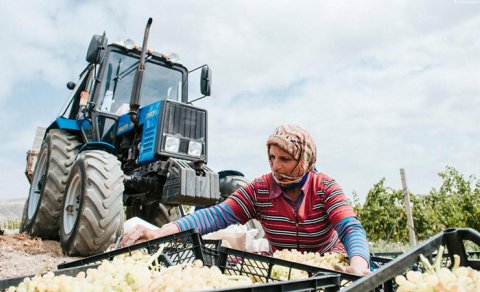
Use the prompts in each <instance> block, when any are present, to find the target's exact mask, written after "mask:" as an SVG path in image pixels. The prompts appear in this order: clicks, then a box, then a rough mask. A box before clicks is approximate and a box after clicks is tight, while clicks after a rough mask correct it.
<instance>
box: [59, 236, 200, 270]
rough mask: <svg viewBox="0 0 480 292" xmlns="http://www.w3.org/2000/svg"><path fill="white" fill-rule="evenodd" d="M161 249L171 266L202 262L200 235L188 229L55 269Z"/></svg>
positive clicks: (65, 264)
mask: <svg viewBox="0 0 480 292" xmlns="http://www.w3.org/2000/svg"><path fill="white" fill-rule="evenodd" d="M161 247H163V250H162V253H163V254H165V255H167V256H168V257H169V258H170V259H171V261H172V263H173V264H177V263H191V262H193V261H195V260H196V259H200V260H202V261H203V260H204V257H203V251H202V249H203V247H202V241H201V239H200V235H199V234H198V231H197V230H196V229H190V230H186V231H182V232H179V233H176V234H172V235H169V236H165V237H161V238H156V239H152V240H149V241H145V242H142V243H138V244H135V245H131V246H127V247H124V248H119V249H116V250H113V251H109V252H105V253H101V254H97V255H93V256H89V257H86V258H83V259H80V260H77V261H73V262H69V263H64V264H60V265H58V266H57V267H58V269H65V268H72V267H79V266H83V265H88V264H92V263H98V262H100V261H102V260H113V258H114V257H115V256H118V255H124V254H131V253H132V252H133V251H137V250H146V251H147V253H148V254H149V255H153V254H155V253H156V252H157V251H158V249H159V248H161Z"/></svg>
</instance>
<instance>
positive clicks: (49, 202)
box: [20, 129, 81, 239]
mask: <svg viewBox="0 0 480 292" xmlns="http://www.w3.org/2000/svg"><path fill="white" fill-rule="evenodd" d="M80 145H81V143H80V140H79V138H78V137H77V136H75V135H72V134H70V133H68V132H66V131H64V130H58V129H53V130H50V131H49V132H48V134H47V136H46V137H45V140H44V142H43V144H42V147H41V148H40V152H39V155H38V160H37V164H36V166H35V170H34V172H33V178H32V184H31V186H30V192H29V195H28V199H27V202H26V203H25V204H26V205H25V208H24V214H23V215H22V222H21V223H20V231H21V232H26V233H27V234H29V235H31V236H36V237H40V238H43V239H58V219H59V216H60V210H61V208H62V199H63V193H64V191H65V185H66V182H67V178H68V174H69V172H70V169H71V167H72V165H73V162H74V161H75V156H76V155H77V153H78V150H79V148H80Z"/></svg>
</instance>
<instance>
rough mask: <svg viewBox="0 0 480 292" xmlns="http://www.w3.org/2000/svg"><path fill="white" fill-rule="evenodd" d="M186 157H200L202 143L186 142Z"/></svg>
mask: <svg viewBox="0 0 480 292" xmlns="http://www.w3.org/2000/svg"><path fill="white" fill-rule="evenodd" d="M188 155H192V156H200V155H202V143H200V142H197V141H190V142H188Z"/></svg>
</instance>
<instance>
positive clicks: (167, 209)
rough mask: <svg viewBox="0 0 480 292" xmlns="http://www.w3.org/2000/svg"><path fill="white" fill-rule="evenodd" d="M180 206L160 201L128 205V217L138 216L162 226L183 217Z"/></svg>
mask: <svg viewBox="0 0 480 292" xmlns="http://www.w3.org/2000/svg"><path fill="white" fill-rule="evenodd" d="M180 208H181V207H180V206H170V205H164V204H162V203H160V202H152V203H149V204H141V205H133V206H127V218H128V219H130V218H132V217H135V216H137V217H139V218H141V219H143V220H145V221H147V222H149V223H152V224H153V225H156V226H158V227H162V226H163V225H165V224H167V223H169V222H172V221H175V220H177V219H180V218H181V217H182V213H181V211H180Z"/></svg>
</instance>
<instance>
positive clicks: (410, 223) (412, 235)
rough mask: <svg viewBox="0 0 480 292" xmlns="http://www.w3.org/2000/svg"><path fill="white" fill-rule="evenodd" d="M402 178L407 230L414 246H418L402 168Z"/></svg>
mask: <svg viewBox="0 0 480 292" xmlns="http://www.w3.org/2000/svg"><path fill="white" fill-rule="evenodd" d="M400 177H401V179H402V187H403V204H404V205H405V212H406V213H407V228H408V238H409V240H410V244H411V245H412V246H415V245H417V242H416V239H415V228H414V226H413V215H412V208H411V205H410V195H409V194H408V188H407V180H406V178H405V170H404V169H403V168H400Z"/></svg>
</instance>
